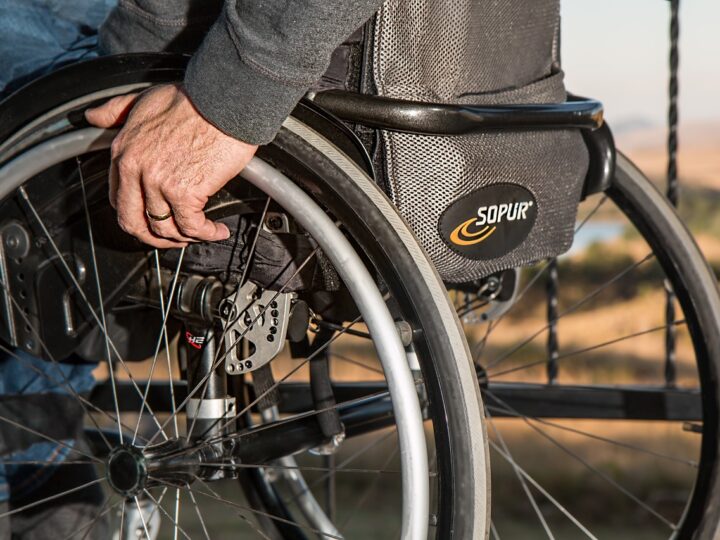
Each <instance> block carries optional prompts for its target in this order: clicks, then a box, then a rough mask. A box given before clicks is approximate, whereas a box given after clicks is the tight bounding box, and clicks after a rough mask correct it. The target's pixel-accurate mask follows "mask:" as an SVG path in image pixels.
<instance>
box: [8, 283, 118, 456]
mask: <svg viewBox="0 0 720 540" xmlns="http://www.w3.org/2000/svg"><path fill="white" fill-rule="evenodd" d="M0 287H2V288H3V290H5V293H6V294H7V297H8V298H10V302H11V303H12V304H13V306H15V309H17V310H18V313H20V315H21V316H22V317H23V320H24V321H25V324H27V325H28V327H29V328H30V329H31V331H32V333H33V335H34V336H35V339H37V340H38V343H39V344H40V347H41V348H42V349H43V350H44V351H45V354H46V355H47V357H48V359H49V361H50V363H51V364H52V365H53V366H54V367H55V371H57V372H58V373H59V375H60V377H62V379H63V381H62V383H61V384H62V386H63V388H65V389H66V390H67V391H68V392H70V394H71V395H72V396H73V397H74V398H75V399H76V400H77V401H78V402H79V403H80V405H81V406H82V408H83V409H84V410H85V412H86V413H87V416H88V418H90V421H91V422H92V423H93V424H94V425H95V427H96V428H97V430H98V432H99V433H100V437H101V438H102V440H103V442H104V443H105V445H106V446H107V447H108V449H110V448H112V446H111V445H110V442H109V441H108V440H107V438H106V437H105V435H104V434H103V433H102V429H100V426H99V425H98V423H97V422H96V421H95V419H94V418H93V417H92V415H91V414H90V411H89V410H88V406H89V407H92V408H93V409H95V410H98V411H99V410H100V409H99V408H98V407H96V406H95V405H92V404H91V403H90V402H89V401H88V400H87V399H85V398H83V397H82V396H81V395H80V394H78V393H77V391H76V390H75V389H74V388H73V387H72V383H71V382H70V379H68V377H67V375H66V374H65V372H64V371H63V370H62V367H61V365H60V362H58V361H57V360H56V359H55V357H54V356H53V355H52V354H50V351H49V350H48V348H47V346H46V344H45V342H44V341H43V339H42V337H40V333H39V332H38V330H37V328H35V326H34V325H32V324H31V321H30V319H28V317H27V315H26V314H25V312H24V311H23V310H22V309H20V306H19V305H18V304H17V301H16V300H15V298H13V297H12V296H11V295H10V292H9V291H8V289H7V288H6V287H5V284H4V283H3V282H2V281H0ZM0 351H2V352H4V353H6V354H9V355H10V356H12V357H13V358H14V359H16V360H18V361H20V362H23V363H25V364H28V365H29V367H30V369H31V370H32V371H34V372H35V373H38V374H39V375H41V376H42V377H44V378H45V379H47V380H48V381H50V382H52V383H53V384H58V382H57V380H56V381H55V382H53V379H51V378H50V376H49V375H48V374H47V373H45V372H44V371H43V370H41V369H40V368H37V367H36V366H33V365H32V363H31V361H30V360H29V359H27V358H23V357H21V356H19V355H18V354H15V353H14V352H13V351H11V350H10V349H8V348H6V347H4V346H3V345H2V344H0ZM106 416H107V417H109V418H110V419H111V420H112V421H113V423H115V422H116V421H117V420H116V418H114V417H113V416H112V415H111V414H109V413H106Z"/></svg>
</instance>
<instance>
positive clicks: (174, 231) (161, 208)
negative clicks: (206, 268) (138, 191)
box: [143, 183, 195, 243]
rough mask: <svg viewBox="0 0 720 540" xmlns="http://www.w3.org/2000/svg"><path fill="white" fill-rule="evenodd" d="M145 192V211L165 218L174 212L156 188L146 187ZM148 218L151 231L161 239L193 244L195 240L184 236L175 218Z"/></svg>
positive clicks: (144, 187)
mask: <svg viewBox="0 0 720 540" xmlns="http://www.w3.org/2000/svg"><path fill="white" fill-rule="evenodd" d="M143 191H144V193H145V211H146V212H147V213H149V214H152V215H154V216H165V215H167V214H172V213H173V210H172V208H171V207H170V205H169V204H168V203H167V201H166V200H165V198H164V197H163V196H162V193H161V192H160V190H158V189H156V188H154V187H153V186H152V185H147V183H146V185H144V186H143ZM146 217H147V223H148V225H149V226H150V230H151V231H152V232H153V233H154V234H155V235H156V236H159V237H161V238H166V239H169V240H174V241H176V242H185V243H187V242H193V241H195V239H194V238H191V237H188V236H185V235H183V234H182V233H181V232H180V231H179V230H178V226H177V224H176V223H175V219H174V217H169V218H167V219H163V220H156V219H152V218H151V217H149V216H146Z"/></svg>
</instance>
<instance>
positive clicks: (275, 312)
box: [270, 309, 280, 317]
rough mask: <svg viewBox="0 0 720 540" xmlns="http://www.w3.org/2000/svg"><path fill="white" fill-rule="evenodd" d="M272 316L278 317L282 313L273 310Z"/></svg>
mask: <svg viewBox="0 0 720 540" xmlns="http://www.w3.org/2000/svg"><path fill="white" fill-rule="evenodd" d="M270 315H272V316H273V317H277V316H278V315H280V312H279V311H278V310H277V309H273V310H272V311H271V312H270Z"/></svg>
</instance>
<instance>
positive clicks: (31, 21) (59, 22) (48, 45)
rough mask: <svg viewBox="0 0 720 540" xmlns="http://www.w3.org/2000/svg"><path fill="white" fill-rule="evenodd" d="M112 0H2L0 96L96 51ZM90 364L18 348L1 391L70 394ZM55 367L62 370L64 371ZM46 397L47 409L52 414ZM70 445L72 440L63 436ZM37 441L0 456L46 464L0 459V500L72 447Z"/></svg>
mask: <svg viewBox="0 0 720 540" xmlns="http://www.w3.org/2000/svg"><path fill="white" fill-rule="evenodd" d="M115 3H116V0H0V98H1V97H2V96H3V95H7V94H8V93H10V92H11V91H13V90H15V89H17V88H18V87H20V86H21V85H23V84H25V83H27V82H29V81H30V80H32V79H33V78H36V77H38V76H40V75H42V74H44V73H47V72H49V71H51V70H53V69H56V68H58V67H60V66H62V65H65V64H68V63H70V62H75V61H78V60H81V59H85V58H92V57H93V56H96V55H97V51H96V49H97V31H96V29H97V28H98V26H99V25H100V23H101V22H102V21H103V20H104V19H105V16H106V15H107V13H108V12H109V10H110V8H111V7H112V6H113V5H114V4H115ZM94 367H95V366H94V365H88V364H85V365H83V364H80V365H78V364H67V365H62V367H60V366H58V365H57V364H52V363H49V362H45V361H43V360H40V359H38V358H34V357H33V356H31V355H29V354H26V353H24V352H21V351H16V352H15V354H14V355H8V354H2V353H0V395H22V394H38V393H48V394H52V393H68V392H69V390H68V389H67V386H66V383H65V382H64V380H65V378H64V377H66V378H67V380H68V381H69V382H70V384H71V385H72V387H73V389H74V390H75V391H76V392H77V393H87V392H89V391H90V390H91V389H92V387H93V384H94V379H93V376H92V373H91V372H92V370H93V368H94ZM59 370H62V372H63V375H64V377H63V375H61V374H60V372H59ZM52 410H53V408H52V400H51V396H49V400H48V414H52ZM63 442H65V443H66V444H67V445H68V447H72V445H73V441H63ZM68 447H65V446H60V445H57V444H54V443H50V442H47V443H45V442H43V443H37V444H34V445H33V446H31V447H30V448H27V449H25V450H23V451H22V452H18V453H15V454H13V455H12V456H4V458H2V459H3V460H4V461H5V462H7V461H42V462H46V463H47V465H43V466H37V465H9V464H7V463H5V462H3V461H2V460H0V501H5V500H8V499H9V498H10V496H11V495H12V497H13V498H16V497H17V498H25V497H27V496H28V494H29V493H31V492H32V490H33V489H35V488H37V487H38V486H40V485H42V483H43V482H44V481H46V480H47V479H48V478H49V477H50V476H51V475H52V473H53V472H54V469H55V467H54V466H53V465H52V464H54V463H55V464H56V463H59V462H62V460H64V459H65V458H66V457H67V456H68V455H69V454H72V451H71V450H70V448H68Z"/></svg>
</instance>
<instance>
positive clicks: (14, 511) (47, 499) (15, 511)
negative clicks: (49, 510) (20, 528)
mask: <svg viewBox="0 0 720 540" xmlns="http://www.w3.org/2000/svg"><path fill="white" fill-rule="evenodd" d="M104 481H105V479H104V478H97V479H95V480H91V481H90V482H86V483H84V484H82V485H79V486H76V487H74V488H70V489H67V490H65V491H63V492H62V493H56V494H55V495H50V496H49V497H45V498H44V499H40V500H39V501H33V502H31V503H28V504H26V505H23V506H21V507H20V508H13V509H12V510H8V511H7V512H4V513H2V514H0V518H4V517H8V516H12V515H14V514H18V513H20V512H24V511H25V510H29V509H30V508H34V507H35V506H39V505H41V504H45V503H46V502H50V501H52V500H55V499H59V498H60V497H65V496H66V495H69V494H70V493H75V492H76V491H80V490H83V489H87V488H89V487H91V486H94V485H95V484H99V483H100V482H104Z"/></svg>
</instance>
